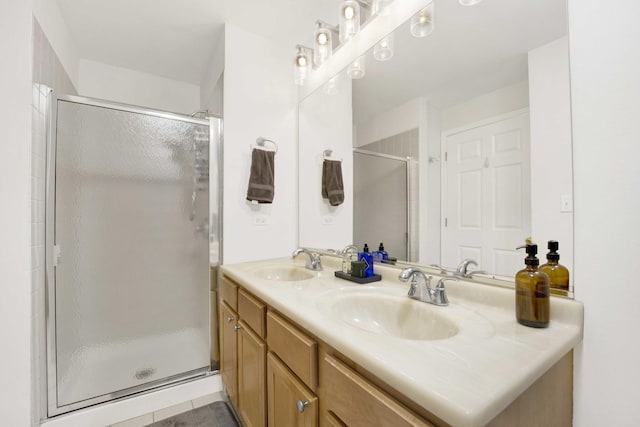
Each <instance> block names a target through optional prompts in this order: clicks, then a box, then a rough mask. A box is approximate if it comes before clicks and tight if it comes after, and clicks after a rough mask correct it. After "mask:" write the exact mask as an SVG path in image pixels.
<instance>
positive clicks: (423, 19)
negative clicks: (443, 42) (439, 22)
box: [411, 3, 434, 37]
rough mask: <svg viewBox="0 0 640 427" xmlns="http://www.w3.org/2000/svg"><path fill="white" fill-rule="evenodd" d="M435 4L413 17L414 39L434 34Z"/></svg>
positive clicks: (412, 30)
mask: <svg viewBox="0 0 640 427" xmlns="http://www.w3.org/2000/svg"><path fill="white" fill-rule="evenodd" d="M433 13H434V8H433V3H431V4H430V5H429V6H427V7H425V8H424V9H422V10H421V11H420V12H418V13H416V14H415V15H413V17H412V18H411V34H412V35H413V36H414V37H426V36H428V35H429V34H431V33H432V32H433V29H434V24H433Z"/></svg>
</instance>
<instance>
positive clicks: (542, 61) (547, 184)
mask: <svg viewBox="0 0 640 427" xmlns="http://www.w3.org/2000/svg"><path fill="white" fill-rule="evenodd" d="M569 84H570V82H569V41H568V39H567V37H562V38H560V39H558V40H556V41H554V42H551V43H549V44H547V45H544V46H541V47H539V48H537V49H534V50H532V51H530V52H529V115H530V122H531V235H532V236H533V239H534V240H535V241H536V242H538V245H539V249H540V253H541V254H545V253H546V252H547V251H546V247H547V245H546V242H547V241H548V240H557V241H558V242H559V243H560V250H559V252H560V263H561V264H563V265H565V266H566V267H568V268H569V271H573V214H572V213H571V212H561V211H560V200H561V197H562V196H563V195H567V196H569V197H571V196H572V194H573V169H572V160H571V94H570V89H569ZM541 259H543V260H544V255H542V256H541ZM572 279H573V278H572Z"/></svg>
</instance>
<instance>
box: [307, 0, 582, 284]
mask: <svg viewBox="0 0 640 427" xmlns="http://www.w3.org/2000/svg"><path fill="white" fill-rule="evenodd" d="M432 5H433V11H432V12H433V18H434V20H433V24H434V28H433V31H432V32H431V33H430V34H429V35H427V36H425V37H415V36H414V35H413V34H412V31H411V28H410V27H411V25H410V23H409V22H407V23H405V24H404V25H402V26H401V27H399V28H398V29H397V30H396V31H395V32H394V33H393V34H392V35H391V40H381V42H380V43H381V44H382V43H386V44H387V45H391V46H392V48H393V54H392V56H391V58H390V59H387V60H382V61H381V60H379V59H380V55H379V54H378V53H377V52H374V50H375V49H372V50H371V51H370V52H368V53H367V54H365V55H364V57H362V58H360V59H364V64H365V73H364V77H362V78H358V79H352V78H351V77H350V76H349V74H350V73H349V70H344V71H343V72H341V73H340V74H339V75H336V76H334V77H333V78H332V79H331V80H329V81H327V82H326V83H325V84H324V86H323V87H322V88H320V89H318V90H316V91H314V92H313V93H311V94H310V95H309V96H307V97H305V98H304V99H303V100H301V102H300V106H299V141H300V150H299V178H300V187H299V188H300V192H299V203H300V206H299V242H300V245H302V246H308V247H318V248H338V249H339V248H341V247H342V245H347V244H350V243H354V244H356V245H357V246H358V247H361V246H363V244H364V243H368V245H369V247H370V248H372V250H375V249H377V247H378V244H379V243H380V242H383V243H384V245H385V249H386V250H387V252H389V254H390V255H391V256H394V257H396V258H398V259H399V260H401V261H405V262H411V263H418V264H422V265H426V266H428V265H434V264H436V265H440V266H443V267H446V268H449V269H451V268H456V266H457V265H458V264H459V263H460V262H461V261H462V260H464V259H467V258H472V259H473V260H475V261H476V262H477V264H478V265H477V267H474V269H477V270H483V271H485V272H487V274H488V275H489V276H495V277H504V278H506V279H510V280H511V281H512V278H513V276H514V274H515V273H516V271H518V270H519V269H521V268H522V266H523V258H524V255H523V254H522V252H520V251H517V250H516V249H515V248H516V247H517V246H519V245H521V244H523V243H524V241H525V239H526V238H528V237H532V238H533V240H534V241H535V242H536V243H538V245H539V251H540V258H541V262H544V259H545V253H546V252H547V250H546V246H547V241H548V240H558V241H559V242H560V254H561V261H560V262H561V263H562V264H565V265H566V266H568V267H569V268H570V269H571V267H572V264H573V214H572V164H571V121H570V120H571V117H570V93H569V57H568V56H569V53H568V40H567V16H566V8H567V6H566V1H565V0H485V1H482V2H480V3H479V4H477V5H476V6H473V7H468V6H462V5H461V4H460V3H459V2H457V1H453V0H435V1H434V2H433V3H432ZM379 47H380V46H379ZM374 53H375V54H374ZM376 57H377V58H378V59H376ZM354 60H355V58H354ZM327 150H330V152H329V151H327ZM324 158H329V159H333V160H340V161H342V173H343V180H344V189H345V200H344V203H342V204H341V205H338V206H331V204H330V203H329V201H328V200H325V199H323V198H322V196H321V186H322V163H323V159H324Z"/></svg>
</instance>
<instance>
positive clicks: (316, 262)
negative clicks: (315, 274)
mask: <svg viewBox="0 0 640 427" xmlns="http://www.w3.org/2000/svg"><path fill="white" fill-rule="evenodd" d="M301 253H305V254H307V255H308V256H309V259H308V260H307V263H306V264H305V266H304V267H305V268H307V269H309V270H313V271H322V262H321V261H320V254H319V253H317V252H315V251H310V250H309V249H307V248H298V249H296V250H295V251H293V254H291V257H292V258H295V257H297V256H298V255H300V254H301Z"/></svg>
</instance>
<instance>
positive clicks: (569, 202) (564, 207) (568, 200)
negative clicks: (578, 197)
mask: <svg viewBox="0 0 640 427" xmlns="http://www.w3.org/2000/svg"><path fill="white" fill-rule="evenodd" d="M560 212H573V198H572V197H571V194H563V195H562V196H560Z"/></svg>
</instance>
